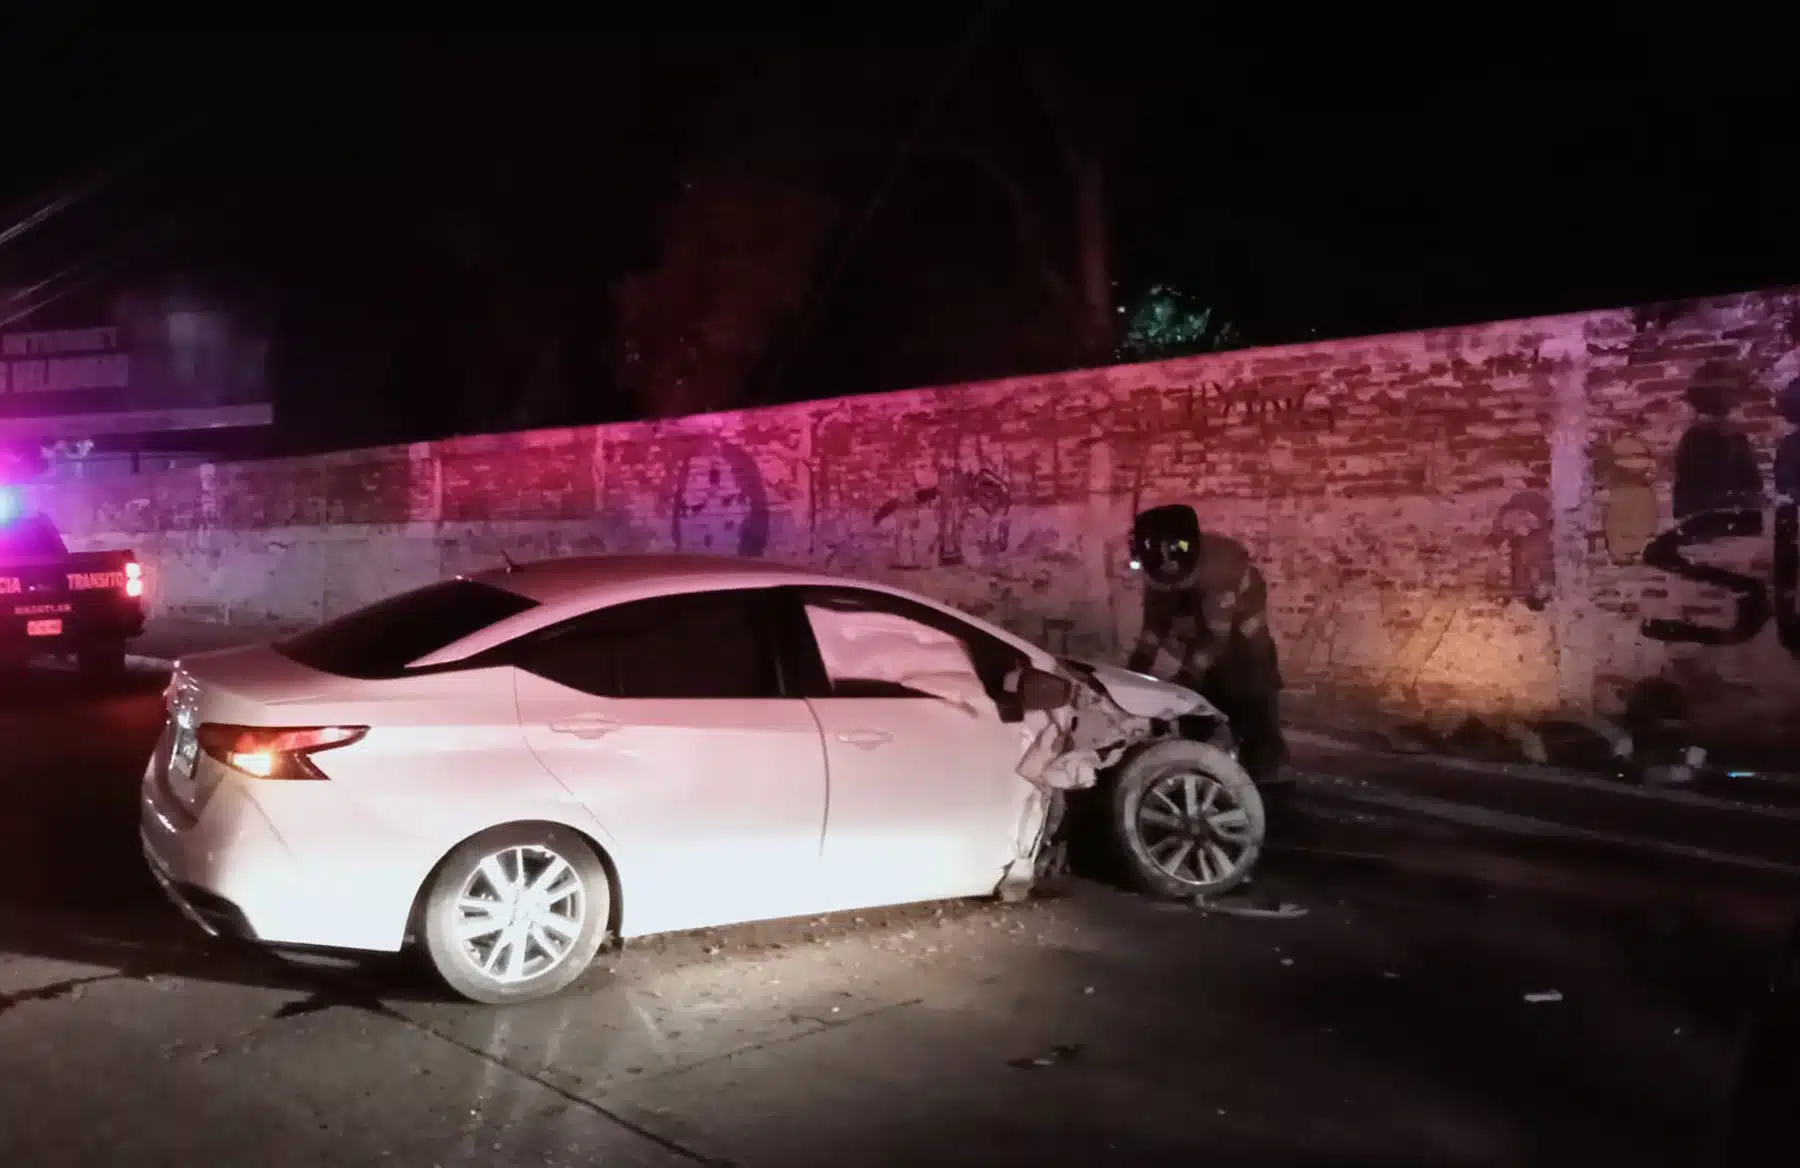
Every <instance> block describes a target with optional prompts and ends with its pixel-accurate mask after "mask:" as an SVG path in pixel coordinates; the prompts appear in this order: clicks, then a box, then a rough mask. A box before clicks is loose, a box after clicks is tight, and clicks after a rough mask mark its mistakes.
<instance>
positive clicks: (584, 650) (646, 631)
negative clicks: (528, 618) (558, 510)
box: [508, 590, 782, 700]
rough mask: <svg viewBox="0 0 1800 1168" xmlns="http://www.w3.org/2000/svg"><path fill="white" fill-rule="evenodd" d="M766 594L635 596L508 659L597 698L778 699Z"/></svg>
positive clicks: (549, 634)
mask: <svg viewBox="0 0 1800 1168" xmlns="http://www.w3.org/2000/svg"><path fill="white" fill-rule="evenodd" d="M759 596H760V593H757V592H753V591H747V590H737V591H728V592H695V593H687V594H683V595H680V596H659V597H656V598H654V599H650V600H636V601H631V602H629V603H626V604H620V605H615V606H613V607H611V608H604V609H601V610H599V611H597V612H593V613H590V614H588V615H587V616H584V617H580V618H578V619H576V620H574V621H571V622H569V623H567V624H564V625H561V626H559V627H557V628H555V629H551V630H549V631H548V632H546V633H544V634H541V635H539V636H537V637H534V638H532V639H530V640H529V641H527V642H526V643H525V644H523V645H521V646H519V647H518V649H516V650H515V651H514V652H512V653H510V654H508V657H509V659H511V660H512V661H513V663H514V664H516V665H517V666H518V667H519V668H521V669H524V670H526V671H527V672H530V673H535V674H537V675H538V676H539V677H543V678H547V679H548V680H550V681H554V682H556V683H557V684H558V685H566V686H568V687H569V688H570V689H577V690H580V691H582V692H583V693H589V694H593V695H594V696H595V697H603V698H625V699H630V698H637V699H652V698H657V699H681V698H686V699H690V700H705V699H711V700H726V699H733V698H739V699H741V698H778V697H781V696H782V693H781V685H780V680H779V678H778V676H777V671H776V667H775V658H774V654H773V653H772V651H771V650H770V647H769V645H768V642H767V640H766V638H765V637H764V635H763V632H762V629H761V628H760V626H759V621H758V619H757V616H758V613H759V611H760V604H759V601H758V597H759Z"/></svg>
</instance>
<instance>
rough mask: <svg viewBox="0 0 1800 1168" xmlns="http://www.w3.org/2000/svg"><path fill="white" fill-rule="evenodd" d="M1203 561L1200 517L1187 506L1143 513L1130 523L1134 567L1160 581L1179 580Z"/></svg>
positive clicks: (1172, 505)
mask: <svg viewBox="0 0 1800 1168" xmlns="http://www.w3.org/2000/svg"><path fill="white" fill-rule="evenodd" d="M1199 560H1200V516H1199V514H1198V513H1196V512H1195V510H1194V509H1193V508H1192V507H1190V506H1188V505H1187V504H1186V503H1170V504H1167V505H1166V506H1162V507H1152V508H1150V510H1148V511H1144V512H1140V513H1139V515H1138V517H1137V518H1136V519H1134V520H1132V522H1131V562H1132V567H1134V568H1138V569H1141V570H1142V571H1143V572H1144V573H1145V574H1146V575H1148V576H1151V577H1153V578H1155V579H1159V580H1179V579H1180V578H1181V577H1183V576H1186V575H1187V574H1188V573H1189V572H1192V571H1193V570H1194V565H1195V564H1197V563H1199Z"/></svg>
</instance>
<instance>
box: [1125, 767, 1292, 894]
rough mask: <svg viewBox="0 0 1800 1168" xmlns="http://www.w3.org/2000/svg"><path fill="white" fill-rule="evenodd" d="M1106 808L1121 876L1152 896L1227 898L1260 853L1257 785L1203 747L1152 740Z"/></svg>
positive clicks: (1261, 815) (1261, 825)
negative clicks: (1120, 857) (1121, 858)
mask: <svg viewBox="0 0 1800 1168" xmlns="http://www.w3.org/2000/svg"><path fill="white" fill-rule="evenodd" d="M1110 810H1111V826H1112V831H1113V835H1114V837H1115V839H1116V840H1117V841H1118V843H1119V846H1120V851H1121V852H1122V853H1123V854H1124V859H1125V866H1126V871H1127V873H1128V875H1129V876H1130V878H1131V880H1132V882H1133V883H1135V884H1136V885H1137V886H1138V887H1139V888H1141V889H1143V890H1144V891H1145V892H1148V893H1151V894H1153V895H1156V896H1162V897H1168V898H1171V899H1173V898H1188V897H1199V896H1217V895H1220V894H1221V893H1225V892H1229V891H1230V890H1231V889H1233V888H1236V887H1237V886H1238V885H1240V884H1242V883H1243V882H1244V881H1245V880H1246V879H1247V878H1248V877H1249V875H1250V872H1251V869H1252V868H1254V867H1255V866H1256V860H1257V857H1258V856H1260V855H1261V854H1262V846H1263V836H1264V833H1265V830H1266V817H1265V815H1264V812H1263V804H1262V796H1261V794H1260V793H1258V791H1257V789H1256V784H1255V783H1254V782H1252V781H1251V779H1250V776H1249V775H1248V774H1246V773H1245V772H1244V768H1243V767H1241V766H1239V765H1238V764H1237V762H1236V761H1235V760H1233V759H1232V757H1231V756H1230V755H1228V754H1226V753H1225V752H1224V751H1222V750H1220V749H1219V748H1218V747H1216V746H1210V745H1208V744H1206V743H1204V742H1192V741H1189V740H1187V739H1175V740H1171V741H1168V742H1159V743H1157V744H1156V745H1154V746H1150V747H1148V748H1146V749H1144V750H1143V751H1141V752H1140V753H1138V754H1137V755H1135V756H1133V757H1132V758H1130V759H1128V760H1127V761H1126V762H1125V764H1124V766H1123V767H1122V768H1121V770H1120V771H1119V774H1118V778H1117V779H1116V780H1115V782H1114V784H1113V789H1112V798H1111V805H1110Z"/></svg>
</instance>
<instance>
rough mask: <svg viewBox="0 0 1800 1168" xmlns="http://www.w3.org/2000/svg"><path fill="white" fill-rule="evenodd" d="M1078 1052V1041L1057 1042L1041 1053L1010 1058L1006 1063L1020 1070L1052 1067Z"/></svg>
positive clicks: (1079, 1048)
mask: <svg viewBox="0 0 1800 1168" xmlns="http://www.w3.org/2000/svg"><path fill="white" fill-rule="evenodd" d="M1080 1053H1081V1044H1080V1043H1058V1044H1057V1045H1055V1046H1053V1047H1051V1048H1050V1049H1049V1050H1047V1051H1045V1052H1044V1053H1043V1054H1040V1055H1033V1056H1029V1057H1026V1058H1016V1059H1012V1060H1010V1061H1009V1062H1008V1063H1007V1064H1006V1065H1007V1066H1009V1067H1017V1068H1018V1069H1019V1070H1021V1071H1030V1070H1036V1069H1038V1068H1040V1067H1054V1066H1056V1065H1057V1064H1058V1063H1065V1062H1068V1061H1069V1060H1070V1059H1072V1058H1074V1057H1075V1056H1076V1055H1078V1054H1080Z"/></svg>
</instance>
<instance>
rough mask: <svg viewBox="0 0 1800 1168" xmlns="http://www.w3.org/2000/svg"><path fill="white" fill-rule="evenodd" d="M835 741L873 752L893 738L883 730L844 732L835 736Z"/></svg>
mask: <svg viewBox="0 0 1800 1168" xmlns="http://www.w3.org/2000/svg"><path fill="white" fill-rule="evenodd" d="M837 740H838V741H839V742H847V743H849V744H850V745H851V746H860V747H862V748H863V749H864V750H874V749H875V748H876V747H877V746H880V745H882V744H883V743H885V742H892V741H893V740H894V736H893V735H892V734H889V733H888V732H887V731H885V730H846V731H845V732H844V733H842V734H839V735H838V736H837Z"/></svg>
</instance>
